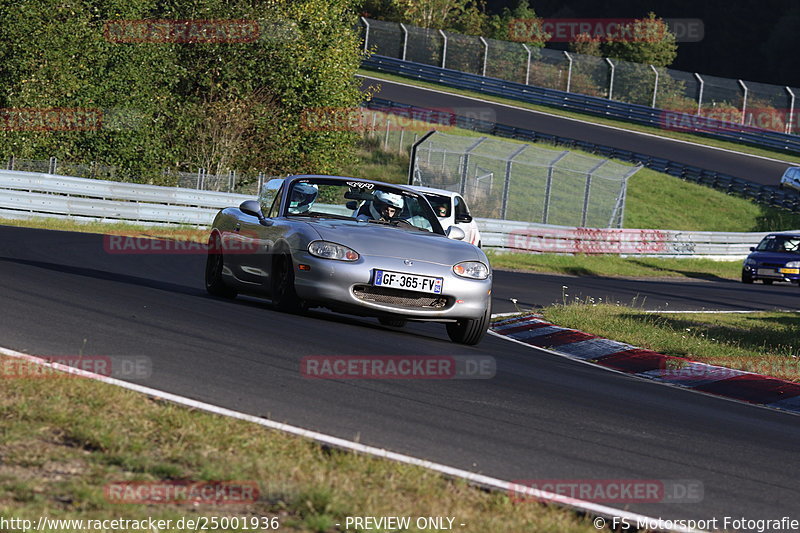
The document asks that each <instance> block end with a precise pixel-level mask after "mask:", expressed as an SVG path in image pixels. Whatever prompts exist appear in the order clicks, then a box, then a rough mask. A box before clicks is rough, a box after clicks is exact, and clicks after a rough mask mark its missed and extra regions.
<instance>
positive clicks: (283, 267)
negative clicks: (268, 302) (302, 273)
mask: <svg viewBox="0 0 800 533" xmlns="http://www.w3.org/2000/svg"><path fill="white" fill-rule="evenodd" d="M272 305H273V306H274V307H275V309H277V310H278V311H283V312H284V313H297V312H300V311H302V310H303V302H302V301H301V300H300V298H298V296H297V293H296V292H295V290H294V263H293V262H292V256H290V255H289V254H286V253H282V254H278V255H276V256H275V259H274V262H273V263H272Z"/></svg>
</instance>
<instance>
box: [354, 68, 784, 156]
mask: <svg viewBox="0 0 800 533" xmlns="http://www.w3.org/2000/svg"><path fill="white" fill-rule="evenodd" d="M356 77H360V78H366V79H368V80H377V81H383V82H386V83H394V84H396V85H402V86H403V87H414V88H415V89H422V90H425V91H431V92H434V93H442V94H447V95H450V96H457V97H459V98H466V99H469V100H475V101H476V102H484V103H487V104H495V105H499V106H503V107H508V108H510V109H516V110H519V111H528V112H530V113H538V114H540V115H545V116H548V117H553V118H560V119H564V120H571V121H573V122H580V123H581V124H591V125H592V126H598V127H601V128H608V129H612V130H617V131H624V132H626V133H633V134H635V135H645V136H647V137H654V138H656V139H663V140H665V141H672V142H676V143H683V144H689V145H692V146H697V147H700V148H710V149H712V150H719V151H720V152H727V153H729V154H736V155H741V156H746V157H755V158H758V159H764V160H765V161H772V162H773V163H783V164H786V165H789V166H797V163H794V162H792V161H784V160H783V159H776V158H774V157H767V156H765V155H756V154H748V153H746V152H739V151H736V150H732V149H730V148H722V147H719V146H710V145H708V144H702V143H698V142H694V141H687V140H684V139H675V138H673V137H664V136H662V135H656V134H655V133H648V132H645V131H637V130H629V129H625V128H622V127H620V126H610V125H608V124H600V123H598V122H592V121H591V120H581V119H579V118H573V117H566V116H564V115H557V114H555V113H547V112H546V111H539V110H536V109H529V108H527V107H521V106H515V105H511V104H504V103H502V102H495V101H492V100H485V99H483V98H478V97H476V96H466V95H463V94H458V93H453V92H450V91H441V90H437V89H431V88H430V87H422V86H420V85H414V84H413V83H402V82H399V81H394V80H389V79H386V78H377V77H373V76H365V75H364V74H356ZM423 81H424V80H423ZM426 83H433V82H426ZM498 98H503V97H502V96H498ZM531 105H543V104H531ZM418 107H422V106H418ZM573 113H579V111H573ZM650 127H652V126H650ZM556 137H559V135H556ZM725 142H734V141H725Z"/></svg>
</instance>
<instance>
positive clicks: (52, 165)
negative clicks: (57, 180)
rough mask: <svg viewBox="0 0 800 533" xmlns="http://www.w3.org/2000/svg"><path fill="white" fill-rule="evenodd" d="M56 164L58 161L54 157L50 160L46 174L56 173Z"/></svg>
mask: <svg viewBox="0 0 800 533" xmlns="http://www.w3.org/2000/svg"><path fill="white" fill-rule="evenodd" d="M57 164H58V160H57V159H56V158H55V157H51V158H50V165H49V168H48V169H47V173H48V174H55V173H56V165H57Z"/></svg>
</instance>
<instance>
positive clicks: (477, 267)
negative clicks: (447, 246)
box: [453, 261, 489, 279]
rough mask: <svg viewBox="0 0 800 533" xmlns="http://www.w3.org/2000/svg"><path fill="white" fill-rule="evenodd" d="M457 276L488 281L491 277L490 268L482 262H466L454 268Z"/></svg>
mask: <svg viewBox="0 0 800 533" xmlns="http://www.w3.org/2000/svg"><path fill="white" fill-rule="evenodd" d="M453 272H455V274H456V276H461V277H462V278H470V279H486V278H488V277H489V267H487V266H486V265H484V264H483V263H481V262H480V261H464V262H463V263H459V264H457V265H456V266H454V267H453Z"/></svg>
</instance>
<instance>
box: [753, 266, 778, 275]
mask: <svg viewBox="0 0 800 533" xmlns="http://www.w3.org/2000/svg"><path fill="white" fill-rule="evenodd" d="M758 275H759V276H777V275H778V273H777V272H775V269H774V268H759V269H758Z"/></svg>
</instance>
